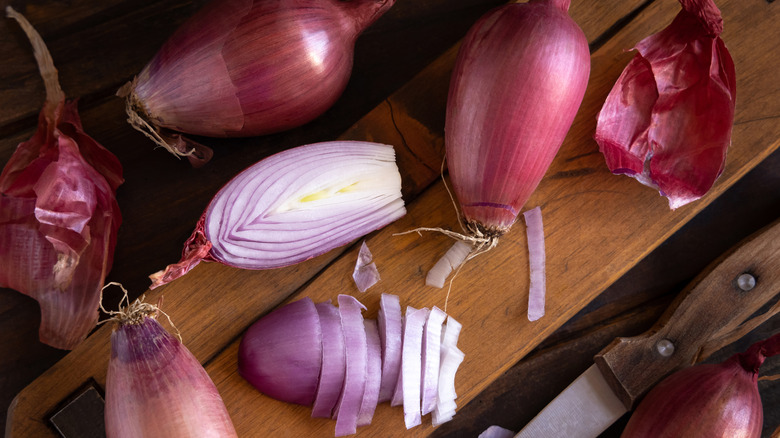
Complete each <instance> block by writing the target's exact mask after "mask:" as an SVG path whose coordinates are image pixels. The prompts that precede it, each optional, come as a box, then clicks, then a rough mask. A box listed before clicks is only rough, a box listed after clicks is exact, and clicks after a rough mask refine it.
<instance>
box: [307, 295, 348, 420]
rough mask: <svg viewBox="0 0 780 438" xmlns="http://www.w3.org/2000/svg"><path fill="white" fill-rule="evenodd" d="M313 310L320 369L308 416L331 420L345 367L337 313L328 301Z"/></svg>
mask: <svg viewBox="0 0 780 438" xmlns="http://www.w3.org/2000/svg"><path fill="white" fill-rule="evenodd" d="M314 307H316V308H317V314H318V315H319V316H320V326H321V327H322V369H321V370H320V379H319V384H318V386H317V394H316V396H315V398H314V406H313V407H312V411H311V416H312V417H322V418H331V416H332V415H333V408H334V406H336V402H337V401H338V399H339V395H340V394H341V388H342V386H343V385H344V374H345V373H346V367H347V357H346V352H345V351H344V331H343V330H342V329H341V317H340V316H339V309H338V308H337V307H336V306H334V305H333V304H331V303H330V301H326V302H322V303H317V304H315V306H314Z"/></svg>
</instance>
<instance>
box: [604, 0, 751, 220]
mask: <svg viewBox="0 0 780 438" xmlns="http://www.w3.org/2000/svg"><path fill="white" fill-rule="evenodd" d="M681 3H682V6H683V9H682V10H681V11H680V13H679V14H678V15H677V17H676V18H675V19H674V21H673V22H672V23H671V24H670V25H669V26H668V27H667V28H665V29H664V30H662V31H661V32H659V33H657V34H655V35H652V36H649V37H647V38H645V39H644V40H642V41H640V42H639V43H638V44H637V46H636V47H635V48H634V49H635V50H636V51H637V54H636V55H635V56H634V58H633V59H632V60H631V62H630V63H629V64H628V65H627V66H626V68H625V70H623V73H622V74H621V75H620V78H618V80H617V82H616V83H615V85H614V87H613V88H612V91H611V92H610V93H609V96H608V97H607V99H606V101H605V103H604V106H603V108H602V109H601V112H600V113H599V116H598V125H597V128H596V135H595V139H596V142H598V144H599V150H600V151H601V153H602V154H604V158H605V159H606V163H607V166H608V167H609V169H610V170H611V171H612V172H613V173H616V174H625V175H628V176H631V177H634V178H636V179H637V180H638V181H640V182H642V183H643V184H645V185H648V186H651V187H654V188H657V189H658V190H659V191H660V193H661V194H662V195H663V196H666V197H667V198H668V199H669V207H670V208H671V209H676V208H678V207H681V206H683V205H685V204H687V203H689V202H692V201H695V200H697V199H699V198H701V197H702V196H704V195H705V194H706V193H707V192H708V191H709V190H710V188H712V186H713V184H714V183H715V180H716V179H717V178H718V176H720V174H721V173H722V172H723V168H724V165H725V160H726V152H727V150H728V147H729V145H730V144H731V131H732V125H733V123H734V112H735V106H736V72H735V68H734V61H733V60H732V59H731V55H730V54H729V51H728V49H726V46H725V44H724V43H723V40H722V39H721V38H720V36H719V35H720V33H721V32H722V30H723V20H722V18H721V15H720V11H719V10H718V8H717V7H716V6H715V4H714V3H713V2H712V0H703V1H702V0H698V1H693V0H681Z"/></svg>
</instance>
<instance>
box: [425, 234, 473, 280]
mask: <svg viewBox="0 0 780 438" xmlns="http://www.w3.org/2000/svg"><path fill="white" fill-rule="evenodd" d="M473 248H474V247H473V245H472V244H471V243H469V242H466V241H463V240H456V241H455V243H454V244H453V245H452V247H450V249H449V250H447V252H446V253H444V256H443V257H442V258H440V259H439V261H437V262H436V264H435V265H433V267H432V268H431V270H430V271H428V275H426V276H425V284H427V285H428V286H433V287H438V288H442V287H444V281H445V280H447V277H448V276H449V275H450V273H451V272H452V271H454V270H456V269H458V266H460V265H461V264H462V263H463V261H465V260H466V258H467V257H468V256H469V254H470V253H471V250H472V249H473Z"/></svg>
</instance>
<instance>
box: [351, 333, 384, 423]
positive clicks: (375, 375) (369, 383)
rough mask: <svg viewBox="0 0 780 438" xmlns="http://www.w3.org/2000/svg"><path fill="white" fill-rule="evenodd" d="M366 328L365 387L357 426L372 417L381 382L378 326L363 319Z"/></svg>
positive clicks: (367, 421)
mask: <svg viewBox="0 0 780 438" xmlns="http://www.w3.org/2000/svg"><path fill="white" fill-rule="evenodd" d="M363 323H364V325H365V328H366V348H367V351H366V356H367V359H366V360H367V363H366V388H365V391H364V392H363V401H362V402H361V405H360V412H359V413H358V421H357V425H358V426H368V425H369V424H371V419H372V418H374V411H376V405H377V403H378V401H379V386H380V384H381V383H382V346H381V343H380V341H379V328H378V327H377V321H376V320H375V319H366V320H364V321H363Z"/></svg>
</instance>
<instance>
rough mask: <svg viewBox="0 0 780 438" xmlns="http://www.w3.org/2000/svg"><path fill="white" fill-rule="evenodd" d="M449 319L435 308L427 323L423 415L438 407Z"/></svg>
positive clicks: (424, 335) (424, 344) (423, 357)
mask: <svg viewBox="0 0 780 438" xmlns="http://www.w3.org/2000/svg"><path fill="white" fill-rule="evenodd" d="M446 318H447V314H446V313H444V311H443V310H441V309H439V308H438V307H436V306H434V307H433V308H432V309H431V312H430V314H429V315H428V320H427V321H426V322H425V329H424V334H423V344H422V363H423V368H422V378H421V380H422V388H421V391H422V415H427V414H429V413H431V412H432V411H433V409H434V408H435V407H436V400H437V398H438V387H439V369H440V364H441V336H442V324H443V323H444V320H445V319H446Z"/></svg>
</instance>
